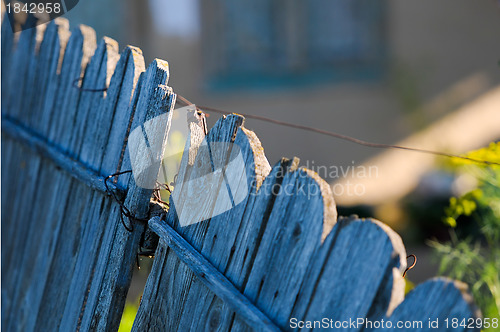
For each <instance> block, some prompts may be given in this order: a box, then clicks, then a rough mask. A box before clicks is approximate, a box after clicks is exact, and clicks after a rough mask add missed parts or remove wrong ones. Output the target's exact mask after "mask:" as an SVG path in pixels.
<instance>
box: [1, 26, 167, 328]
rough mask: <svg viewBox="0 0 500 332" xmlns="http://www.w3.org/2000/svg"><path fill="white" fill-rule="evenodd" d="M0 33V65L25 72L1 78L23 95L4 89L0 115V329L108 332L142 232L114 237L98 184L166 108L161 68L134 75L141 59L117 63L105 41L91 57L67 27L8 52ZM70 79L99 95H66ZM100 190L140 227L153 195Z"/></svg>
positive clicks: (88, 43) (39, 33) (113, 209)
mask: <svg viewBox="0 0 500 332" xmlns="http://www.w3.org/2000/svg"><path fill="white" fill-rule="evenodd" d="M2 33H3V35H4V36H7V38H6V39H5V42H3V45H6V48H5V49H4V50H2V51H3V57H2V64H3V65H4V64H6V63H10V60H12V59H15V62H16V68H18V69H20V71H21V72H22V75H19V74H17V76H14V74H16V71H15V70H9V71H8V74H7V75H5V74H4V73H3V77H6V79H7V80H8V81H9V80H10V81H12V82H14V81H15V82H17V83H16V84H18V86H19V89H18V91H20V92H21V93H16V92H13V91H11V90H8V89H7V88H6V87H7V85H3V86H2V93H4V92H5V94H4V96H5V95H7V96H8V97H7V98H6V99H5V102H4V105H12V108H10V109H8V108H6V109H5V110H4V111H5V112H3V114H2V116H3V119H2V120H3V121H2V143H3V149H2V166H3V167H2V180H3V181H2V184H3V185H2V191H3V193H4V192H5V193H9V195H3V196H2V206H9V207H10V208H9V209H2V226H3V227H2V248H3V249H4V251H3V252H2V255H3V256H5V258H6V259H5V260H4V259H2V269H4V271H6V270H8V271H9V273H8V274H6V275H2V304H3V305H2V326H3V327H5V328H6V329H9V330H12V331H34V330H46V331H53V330H57V329H60V330H96V329H97V330H116V329H117V328H118V323H119V321H120V315H121V312H122V310H123V306H124V303H125V297H126V293H127V289H128V287H129V284H130V279H131V276H132V269H133V267H134V264H135V253H136V251H137V248H138V244H139V241H140V237H141V234H142V232H143V230H144V225H141V224H138V225H137V226H136V230H135V231H134V232H133V233H131V234H129V233H128V232H126V231H125V230H124V229H123V226H122V225H121V223H120V215H121V212H120V209H119V206H118V204H117V203H116V202H115V201H114V200H113V199H112V198H110V196H109V193H107V192H106V189H105V187H104V185H103V178H104V177H105V176H107V175H109V174H111V173H114V172H115V171H116V170H119V169H120V168H121V167H122V166H124V165H123V164H124V158H127V156H124V154H123V151H124V149H125V146H126V140H127V135H128V133H129V131H130V125H131V124H132V123H133V124H134V125H135V126H142V125H143V123H144V122H145V121H147V120H149V119H151V118H152V117H155V116H157V115H160V114H168V112H169V111H170V110H171V108H172V107H173V104H174V102H175V95H174V94H173V92H172V89H170V88H168V87H166V85H165V84H166V83H167V79H168V67H167V64H166V63H164V62H162V61H160V60H157V61H155V62H154V63H153V64H152V65H151V66H150V70H148V72H147V73H146V75H141V73H142V72H144V60H143V58H142V53H141V51H140V50H139V49H137V48H134V47H127V48H126V49H125V51H124V52H123V53H122V55H121V57H119V55H118V45H117V44H116V42H114V41H113V40H111V39H109V38H104V39H103V41H101V42H100V44H99V47H98V48H97V49H96V45H95V32H94V31H93V30H92V29H91V28H89V27H85V26H79V27H77V28H76V29H74V30H73V33H72V35H71V37H70V34H69V30H68V24H67V21H66V20H64V19H57V20H54V21H52V22H51V23H50V24H49V25H48V26H47V29H46V30H45V31H44V29H43V28H42V27H40V28H37V29H33V30H30V31H26V32H22V34H23V35H24V37H23V38H22V40H21V44H20V45H22V47H18V48H16V49H14V48H12V47H11V46H9V45H11V44H13V43H11V44H9V43H7V42H8V38H9V36H10V35H9V33H8V31H7V32H6V31H5V30H3V31H2ZM43 33H44V34H43ZM10 37H12V36H10ZM42 37H43V38H42ZM11 39H12V41H13V40H14V39H13V38H11ZM9 47H10V48H11V49H12V50H11V51H8V50H9ZM94 52H95V54H94ZM5 55H6V56H5ZM4 56H5V58H4ZM119 58H120V60H119ZM23 65H24V67H23ZM79 77H82V79H81V82H82V84H83V88H84V89H87V88H95V86H96V85H100V87H102V88H108V90H107V91H105V92H104V91H101V92H100V93H96V92H93V93H92V92H90V91H86V90H82V89H78V88H75V87H74V86H73V84H74V82H75V80H77V79H78V78H79ZM141 77H142V79H141ZM139 85H140V86H139ZM9 86H12V85H9ZM35 87H36V89H34V88H35ZM4 88H5V89H4ZM7 91H9V94H7ZM23 95H27V96H26V97H23ZM138 108H139V110H137V109H138ZM136 110H137V111H136ZM166 129H167V128H163V134H162V133H161V129H160V130H159V132H158V139H159V140H160V142H161V141H164V140H165V139H166ZM152 139H153V138H152ZM125 164H126V162H125ZM129 165H130V163H129V164H128V166H129ZM5 184H7V186H5V188H6V190H7V191H5V190H4V185H5ZM109 184H110V189H111V190H113V191H115V193H117V196H118V198H119V199H125V200H126V202H125V204H127V206H128V207H129V208H130V209H131V210H132V211H134V213H135V214H136V215H137V216H138V217H139V218H141V217H142V218H143V217H144V216H146V215H147V213H148V210H149V199H150V196H151V190H142V189H141V188H138V187H137V186H136V184H135V183H134V182H133V179H129V178H128V177H126V181H124V180H122V181H121V182H120V183H114V182H110V183H109ZM27 192H28V193H29V194H30V195H29V197H26V193H27ZM26 198H28V199H29V201H30V202H31V203H30V208H29V209H27V208H26ZM4 240H5V241H4ZM9 252H11V253H12V252H17V254H16V255H15V256H14V255H7V254H5V253H9ZM2 258H3V257H2ZM117 275H119V276H120V278H117V277H116V276H117Z"/></svg>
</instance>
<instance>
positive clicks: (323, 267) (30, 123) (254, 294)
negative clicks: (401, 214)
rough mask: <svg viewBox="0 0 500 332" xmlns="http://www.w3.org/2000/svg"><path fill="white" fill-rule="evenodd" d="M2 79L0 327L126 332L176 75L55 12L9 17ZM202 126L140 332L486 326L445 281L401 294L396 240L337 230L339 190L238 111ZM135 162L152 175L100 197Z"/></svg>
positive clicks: (376, 228) (369, 230)
mask: <svg viewBox="0 0 500 332" xmlns="http://www.w3.org/2000/svg"><path fill="white" fill-rule="evenodd" d="M29 19H30V20H31V19H33V18H31V17H30V18H29ZM2 67H3V68H4V69H5V70H3V71H2V83H3V84H2V96H3V97H4V98H2V151H1V153H2V174H1V175H2V250H3V251H2V269H3V271H7V273H6V274H2V327H5V328H6V330H9V331H38V330H43V331H54V330H60V331H74V330H76V331H80V330H83V331H89V330H92V331H95V330H98V331H114V330H117V329H118V324H119V322H120V316H121V313H122V310H123V306H124V303H125V296H126V293H127V291H128V287H129V285H130V280H131V276H132V269H133V267H134V264H135V260H136V253H137V250H138V249H139V248H140V247H141V239H142V237H143V235H144V232H145V229H146V227H145V221H146V220H147V219H149V217H150V213H149V208H150V203H151V202H150V199H151V195H152V192H153V187H154V186H155V182H156V175H157V174H158V171H159V168H160V160H161V159H162V154H163V150H164V144H165V141H166V138H167V135H168V131H169V126H170V119H171V115H172V110H173V107H174V104H175V94H174V93H173V91H172V89H171V88H169V87H167V85H166V84H167V83H168V78H169V72H168V64H167V63H166V62H164V61H162V60H155V61H153V63H152V64H151V65H149V66H148V68H147V69H145V66H144V60H143V57H142V54H141V52H140V50H139V49H137V48H134V47H129V46H128V47H126V48H125V49H124V51H123V52H122V53H121V54H119V53H118V45H117V43H116V42H115V41H114V40H112V39H110V38H107V37H105V38H104V39H103V40H101V41H100V42H99V43H98V44H97V43H96V40H95V32H94V31H93V30H92V29H91V28H89V27H86V26H79V27H77V28H75V29H73V31H72V32H71V34H70V32H69V29H68V22H67V21H66V20H64V19H61V18H58V19H56V20H54V21H52V22H51V23H50V24H48V25H47V26H46V28H45V26H38V27H37V28H36V29H31V30H24V31H22V32H21V33H20V34H18V35H17V36H14V34H12V32H11V30H10V27H9V26H8V22H7V20H6V19H5V18H4V22H3V23H2ZM203 117H204V115H203V114H201V113H198V112H194V113H192V114H188V125H189V127H190V136H189V137H188V139H187V144H186V147H185V152H186V153H184V155H183V157H182V160H181V166H180V170H179V174H178V175H177V178H176V183H175V185H174V191H173V193H172V195H171V197H170V198H171V201H170V209H169V211H168V214H167V216H166V220H165V221H162V220H161V219H160V218H158V217H155V218H153V219H151V220H150V225H151V227H152V229H153V230H154V231H155V232H156V233H157V234H158V235H159V237H160V240H161V241H160V243H159V245H158V248H157V251H156V257H155V261H154V264H153V269H152V272H151V274H150V276H149V278H148V283H147V285H146V288H145V291H144V295H143V298H142V301H141V305H140V308H139V311H138V315H137V318H136V320H135V322H134V326H133V330H134V331H141V332H142V331H157V330H169V331H175V330H178V331H199V330H220V331H240V330H244V331H247V330H259V331H260V330H273V331H274V330H279V329H282V330H292V329H295V328H294V327H293V326H292V325H291V324H290V323H291V321H292V320H293V319H296V320H297V321H310V322H318V321H321V320H322V319H323V318H327V319H329V320H332V321H333V322H344V321H348V320H350V319H358V318H359V319H367V320H369V321H380V320H382V319H383V320H385V321H386V322H391V323H394V324H396V323H397V322H400V321H420V322H421V323H422V324H423V325H422V326H421V327H418V328H417V330H419V329H420V330H422V331H425V330H428V328H429V325H427V324H428V323H430V322H431V321H434V320H436V319H438V320H439V322H440V324H444V323H445V321H444V319H446V318H448V319H449V320H450V321H449V322H448V324H451V319H452V318H458V319H463V318H465V319H468V318H476V317H478V316H479V315H480V313H479V312H477V311H476V309H475V308H474V306H473V304H472V301H471V299H470V296H469V295H468V294H467V292H466V286H465V285H463V284H461V283H457V282H452V281H449V280H447V279H435V280H430V281H428V282H426V283H424V284H422V285H420V286H418V287H417V288H416V289H415V290H414V291H412V292H411V293H410V294H409V295H408V296H407V297H406V299H405V298H404V286H405V281H404V279H403V278H402V273H403V271H404V269H405V268H406V259H405V257H406V253H405V248H404V245H403V243H402V241H401V238H400V237H399V236H398V235H397V234H396V233H395V232H394V231H392V230H391V229H390V228H389V227H387V226H386V225H384V224H383V223H381V222H379V221H376V220H373V219H366V220H362V219H359V218H357V217H355V216H353V217H350V218H339V219H338V220H337V212H336V208H335V202H334V199H333V197H332V193H331V191H330V188H329V187H328V185H327V184H326V183H325V182H324V181H323V180H322V179H321V178H320V177H319V176H318V175H317V174H316V173H314V172H312V171H310V170H307V169H304V168H299V167H298V163H299V162H298V159H296V158H294V159H292V160H287V159H283V160H281V161H280V162H278V163H277V164H276V165H275V166H274V167H271V166H270V165H269V163H268V161H267V159H266V157H265V155H264V151H263V148H262V146H261V144H260V141H259V139H258V138H257V136H256V135H255V133H253V132H251V131H249V130H248V129H246V128H245V127H244V124H243V123H244V119H243V117H241V116H238V115H229V116H225V117H223V118H222V119H221V120H219V121H218V122H217V123H216V125H215V126H214V128H212V130H210V132H208V133H205V128H204V125H203V121H204V118H203ZM137 139H138V140H144V144H142V143H141V144H138V143H137V142H135V141H134V140H137ZM134 144H135V145H134ZM127 146H128V148H126V147H127ZM131 146H132V147H131ZM134 149H135V150H134ZM230 164H232V165H239V168H238V167H236V168H231V167H229V166H228V165H230ZM131 168H132V169H133V168H136V169H140V170H141V171H142V170H146V171H145V172H143V173H141V172H134V174H130V173H123V174H122V175H120V176H118V175H115V176H114V177H112V178H111V179H109V180H110V181H108V185H107V186H106V185H105V182H104V181H105V180H104V179H105V178H106V177H107V176H111V175H113V174H114V173H117V172H124V171H128V170H130V169H131ZM211 175H216V176H214V179H215V180H214V181H200V179H205V177H207V176H211ZM111 193H113V194H114V195H110V194H111ZM115 196H116V197H117V199H118V202H117V201H116V200H115ZM125 210H126V211H130V214H131V215H130V216H128V217H127V216H125V218H123V223H124V224H122V217H123V214H124V211H125ZM124 226H125V227H124ZM449 326H451V325H449ZM304 329H306V330H307V329H311V328H308V327H305V328H304ZM345 329H349V330H356V331H359V330H368V331H370V330H374V329H376V327H373V326H371V325H369V323H368V322H367V321H363V323H362V324H361V325H357V326H356V327H354V328H351V327H350V326H349V327H348V328H345ZM447 329H450V328H448V327H446V328H445V327H444V325H440V326H439V329H438V330H447ZM378 330H380V329H378ZM454 330H466V329H465V328H462V327H460V326H459V327H458V328H454Z"/></svg>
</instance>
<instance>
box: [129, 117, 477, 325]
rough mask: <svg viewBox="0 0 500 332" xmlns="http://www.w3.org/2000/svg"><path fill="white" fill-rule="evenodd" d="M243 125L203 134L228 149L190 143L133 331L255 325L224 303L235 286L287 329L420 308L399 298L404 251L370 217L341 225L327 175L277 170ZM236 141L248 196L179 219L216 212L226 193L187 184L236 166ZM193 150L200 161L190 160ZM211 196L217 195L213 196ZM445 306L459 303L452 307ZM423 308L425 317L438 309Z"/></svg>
mask: <svg viewBox="0 0 500 332" xmlns="http://www.w3.org/2000/svg"><path fill="white" fill-rule="evenodd" d="M242 124H243V119H242V118H241V117H239V116H236V115H231V116H227V117H224V118H223V119H221V120H219V122H218V123H217V124H216V125H215V126H214V128H212V130H211V131H210V132H209V134H208V135H207V137H206V138H205V139H204V140H205V141H206V142H208V143H211V142H221V143H223V144H222V145H221V146H222V148H221V150H220V151H217V152H212V154H211V155H210V154H209V155H207V154H206V153H204V152H203V150H202V147H203V142H201V141H200V139H193V138H192V137H191V138H188V140H187V146H186V148H185V151H186V153H185V154H184V156H183V159H182V161H181V167H180V170H179V174H178V177H177V181H176V184H175V188H174V194H173V202H171V207H170V211H169V213H168V214H167V217H166V223H167V224H168V225H169V226H166V225H165V224H162V223H161V222H159V221H158V219H154V220H152V221H151V222H152V223H153V224H154V225H156V226H155V230H156V232H157V233H158V234H159V235H160V239H161V240H162V241H164V244H160V246H159V249H157V254H156V257H155V262H154V265H153V269H152V272H151V274H150V276H149V278H148V283H147V285H146V289H145V291H144V294H143V297H142V301H141V305H140V307H139V311H138V315H137V318H136V321H135V323H134V331H158V330H182V331H204V330H210V331H212V330H218V331H229V330H231V331H243V330H244V331H247V330H256V331H257V330H260V328H256V327H255V322H253V320H252V319H250V318H249V317H248V316H247V314H248V313H249V312H248V311H247V312H245V313H242V312H241V310H246V309H242V308H241V307H240V308H235V305H234V303H232V300H228V295H227V292H228V291H231V292H233V296H235V295H237V294H234V292H238V293H239V294H242V295H244V296H245V297H246V298H247V299H248V300H249V301H250V303H252V304H253V305H255V307H257V308H258V310H259V311H261V312H262V313H263V314H264V315H265V316H266V317H269V319H270V320H271V321H272V322H273V324H275V325H276V326H278V327H279V328H280V329H282V330H292V328H291V325H290V322H291V321H290V320H291V318H297V319H298V320H310V321H318V320H319V321H320V320H321V319H322V318H324V317H326V318H328V319H333V320H334V321H344V320H349V319H355V318H366V319H370V320H372V321H375V320H380V319H385V320H387V319H392V317H393V316H391V315H397V312H398V310H403V309H401V308H404V307H405V306H406V305H410V306H419V305H420V304H418V303H417V302H413V301H414V300H411V298H408V299H407V301H408V303H410V304H406V303H407V301H404V302H403V300H404V286H405V282H404V279H403V278H402V273H403V271H404V269H405V268H406V251H405V248H404V245H403V243H402V240H401V238H400V237H399V235H397V234H396V233H395V232H394V231H392V230H391V229H390V228H389V227H388V226H387V225H385V224H383V223H381V222H380V221H377V220H374V219H359V218H357V217H356V216H353V217H350V218H340V219H339V220H338V222H337V218H336V211H335V206H334V201H333V198H332V195H331V192H330V190H329V188H328V186H325V184H324V183H323V180H321V179H320V178H319V176H317V174H315V173H313V172H311V171H310V170H306V169H303V168H299V167H298V160H297V159H293V160H282V161H281V162H279V163H277V164H276V165H275V166H274V167H273V168H272V169H270V168H269V165H268V164H267V161H266V160H265V156H264V154H263V150H262V147H261V146H260V142H258V139H257V138H256V137H255V136H254V135H255V134H253V133H251V132H250V131H248V130H247V129H245V128H244V127H243V126H242ZM232 144H234V145H237V146H238V149H239V151H241V153H242V155H243V156H244V160H245V163H244V164H245V172H242V173H240V174H239V176H240V177H241V176H245V177H247V180H248V184H249V195H248V197H247V198H246V199H245V200H244V201H243V202H241V203H240V204H239V205H236V206H234V207H233V208H232V209H230V210H229V211H226V212H224V213H222V214H218V215H213V216H212V217H211V218H206V220H203V221H201V222H198V223H195V224H191V225H188V226H183V225H182V223H181V222H180V221H179V219H181V218H187V219H188V220H191V219H192V220H199V219H203V216H207V215H208V216H210V213H212V212H213V211H215V208H214V206H216V204H217V197H218V192H219V191H221V190H226V188H225V187H224V186H221V185H220V184H218V183H215V184H212V183H210V182H208V183H206V184H205V186H204V187H203V186H201V187H200V186H194V187H193V186H192V185H191V184H190V182H189V181H190V180H191V179H197V178H199V177H201V176H203V175H204V174H207V172H213V171H214V170H215V169H217V167H216V165H221V164H224V162H227V161H228V160H231V155H232V154H234V153H235V151H237V150H238V149H236V148H235V147H234V145H232ZM193 145H195V146H196V151H197V156H196V158H194V160H193V156H192V154H190V153H188V152H189V151H192V149H191V148H192V147H193ZM224 147H226V150H224ZM245 174H246V175H245ZM263 174H265V175H263ZM228 178H229V179H230V180H229V181H236V182H241V179H238V177H235V178H231V177H229V176H228ZM176 191H177V193H176ZM210 195H214V196H215V197H216V198H215V199H213V198H209V199H207V198H206V196H210ZM219 197H223V196H219ZM219 199H220V198H219ZM326 209H328V211H326V212H325V210H326ZM162 225H163V226H162ZM174 232H175V233H174ZM174 238H175V239H177V240H172V239H174ZM184 240H185V241H186V242H184ZM192 250H195V252H193V251H192ZM197 253H199V254H200V255H201V257H203V259H206V262H205V263H204V264H205V266H199V264H203V263H201V258H200V261H199V262H198V263H194V261H195V260H194V259H193V257H194V256H196V255H197ZM207 266H213V267H214V268H216V269H217V271H219V273H222V274H223V275H224V277H225V278H227V280H228V281H229V282H230V283H231V285H229V286H227V287H226V288H224V289H220V287H221V285H222V284H223V283H211V282H207V281H206V280H205V279H206V278H207V277H206V276H207V275H209V274H210V275H211V276H213V275H218V274H217V272H214V273H213V274H211V273H212V272H207V271H206V270H204V269H205V268H207ZM457 294H458V295H459V296H458V295H457ZM440 296H441V297H443V298H446V297H448V296H450V298H453V301H456V304H455V305H456V306H458V307H460V308H465V309H464V310H462V311H460V313H459V315H461V317H469V316H470V317H476V316H475V315H476V314H477V313H475V312H473V311H471V310H468V311H467V310H466V308H470V305H469V304H468V303H469V302H468V301H469V300H468V299H467V296H466V295H465V293H463V292H458V293H457V292H456V289H454V287H449V288H448V289H447V290H444V293H443V294H441V295H440ZM434 302H435V305H436V306H439V305H440V304H439V301H434ZM446 307H447V308H451V307H452V305H451V304H450V302H448V303H447V304H446ZM430 310H434V309H432V308H431V309H430ZM443 310H445V309H443ZM422 312H423V313H422V315H421V316H422V317H426V315H430V313H431V311H429V310H427V309H422ZM395 317H398V316H395ZM422 319H423V318H422ZM363 328H364V327H363V326H359V327H358V328H357V329H355V330H362V329H363Z"/></svg>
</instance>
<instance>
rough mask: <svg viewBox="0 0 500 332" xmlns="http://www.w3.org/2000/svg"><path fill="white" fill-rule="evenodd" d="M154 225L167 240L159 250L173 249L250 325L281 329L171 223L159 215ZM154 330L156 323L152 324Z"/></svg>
mask: <svg viewBox="0 0 500 332" xmlns="http://www.w3.org/2000/svg"><path fill="white" fill-rule="evenodd" d="M149 225H150V227H151V228H152V229H153V230H154V231H155V232H156V233H157V234H158V235H159V236H160V239H161V240H162V241H163V242H162V244H161V247H160V248H159V249H158V250H159V252H163V251H166V250H167V246H168V248H171V249H172V250H173V251H174V252H175V253H176V255H177V256H178V257H179V258H180V259H181V260H182V261H183V262H184V263H185V264H187V265H188V266H189V268H190V269H191V270H192V271H193V272H194V273H195V275H196V276H197V277H198V278H199V279H200V280H201V281H202V283H203V284H204V285H205V286H207V287H208V288H209V289H210V290H211V291H212V292H214V293H215V294H216V295H217V296H218V297H219V298H220V299H221V300H223V301H224V302H225V303H226V304H227V305H228V306H230V307H231V308H232V309H233V310H234V311H235V312H236V313H238V314H239V315H241V316H242V317H244V319H245V321H246V322H247V324H248V325H250V326H251V327H252V328H254V329H255V330H257V331H279V328H278V327H276V326H275V325H274V323H273V322H272V321H271V320H270V319H269V318H267V317H266V316H265V315H264V314H263V313H262V312H260V311H259V310H258V309H257V308H256V307H255V306H254V305H253V304H252V303H251V302H250V301H249V300H248V299H247V298H246V297H245V296H243V295H242V294H241V293H240V292H239V291H238V289H236V287H234V286H233V285H232V284H231V282H229V280H227V279H226V278H225V277H224V275H222V274H221V273H220V272H219V271H218V270H217V269H216V268H215V267H214V266H212V264H210V262H208V261H207V260H206V259H205V258H204V257H203V256H202V255H201V254H200V253H199V252H198V251H196V250H195V249H194V248H193V247H192V246H191V245H190V244H189V243H187V242H186V240H184V239H183V238H182V237H181V236H180V235H179V234H178V233H177V232H175V231H174V230H173V229H172V228H171V227H170V226H169V225H168V224H166V223H165V222H163V221H161V220H160V218H158V217H155V218H153V219H151V220H150V222H149ZM150 328H151V329H154V328H155V327H154V326H151V327H150Z"/></svg>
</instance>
